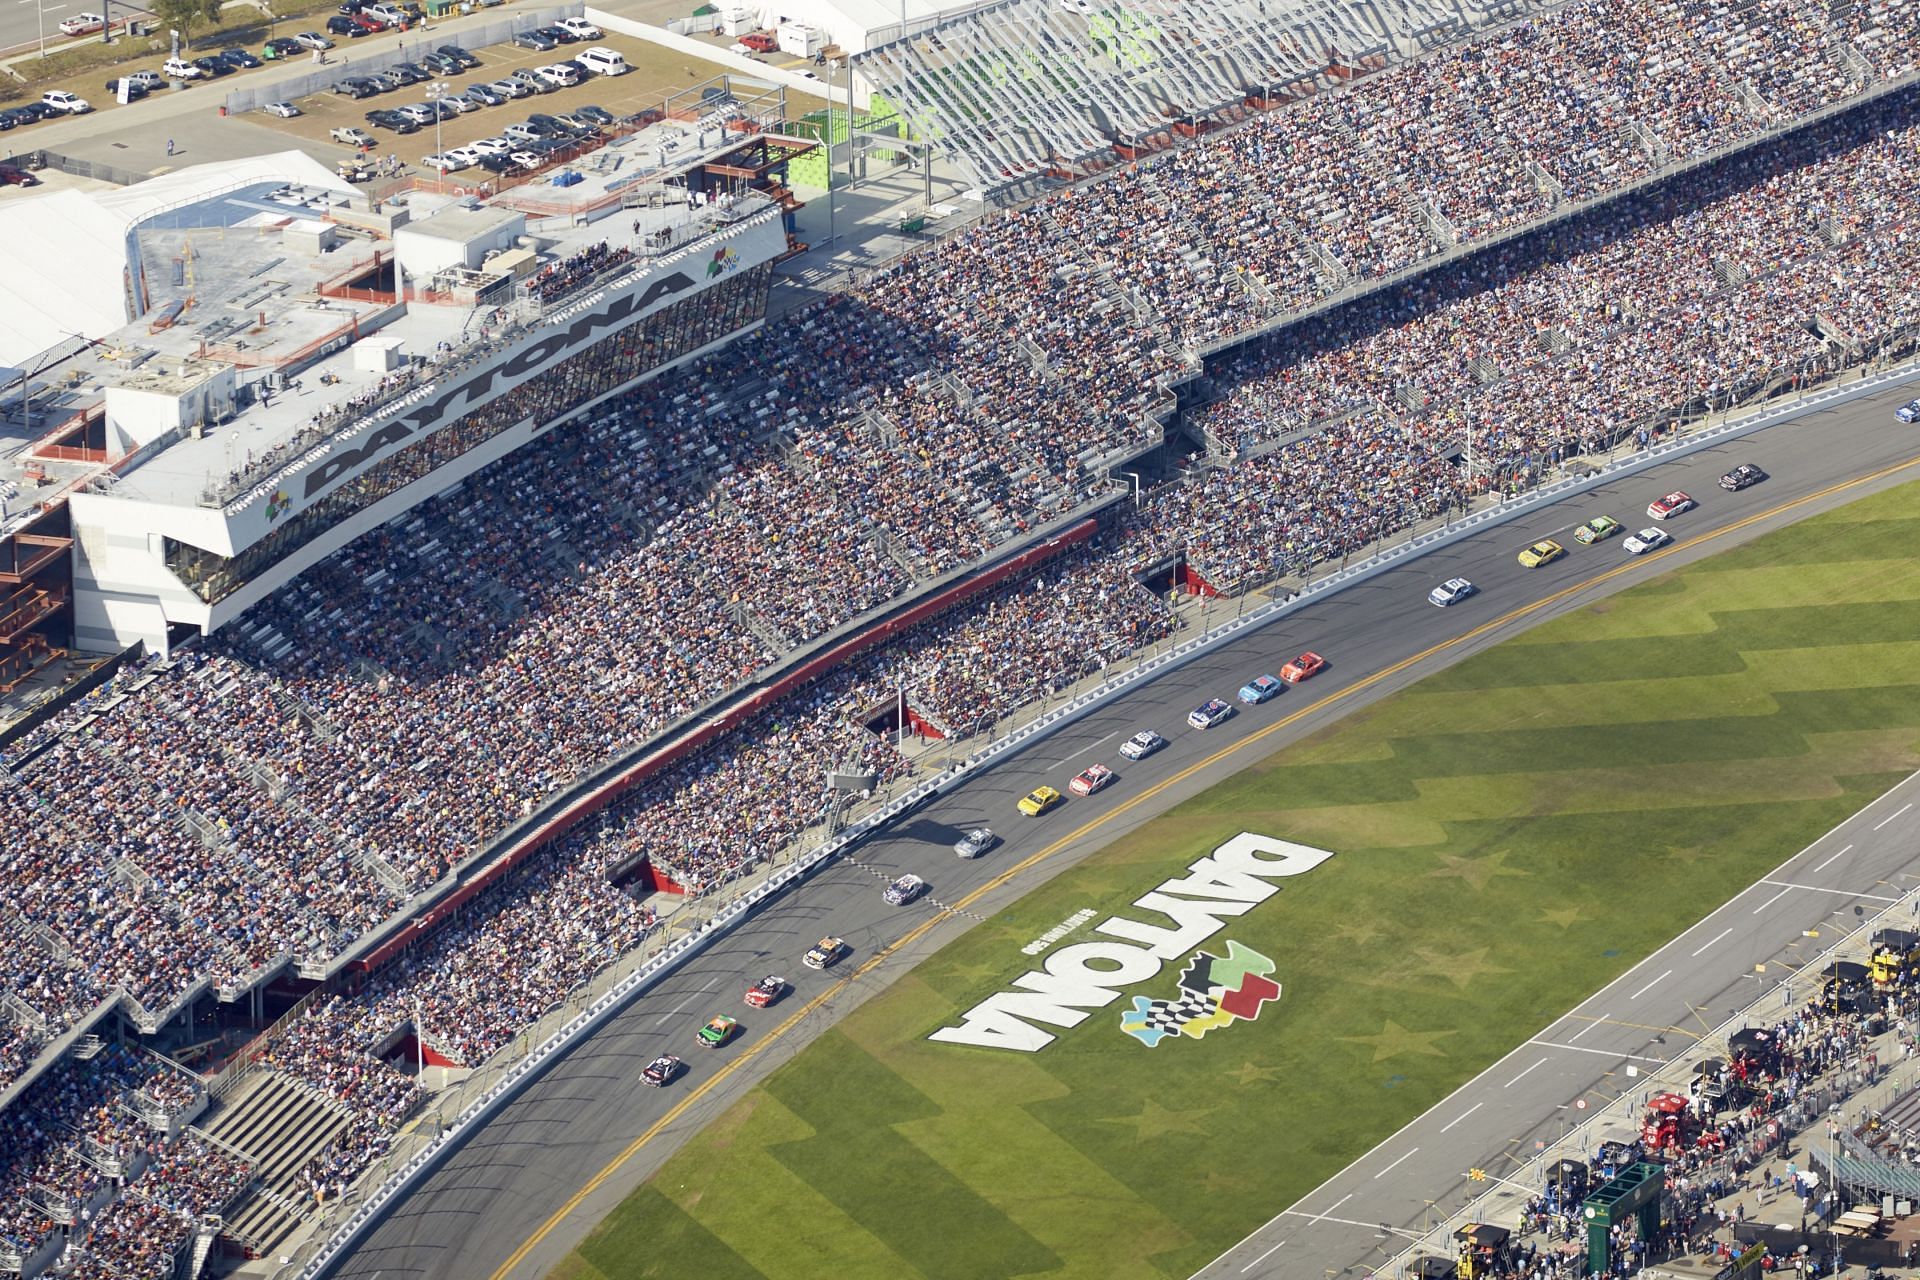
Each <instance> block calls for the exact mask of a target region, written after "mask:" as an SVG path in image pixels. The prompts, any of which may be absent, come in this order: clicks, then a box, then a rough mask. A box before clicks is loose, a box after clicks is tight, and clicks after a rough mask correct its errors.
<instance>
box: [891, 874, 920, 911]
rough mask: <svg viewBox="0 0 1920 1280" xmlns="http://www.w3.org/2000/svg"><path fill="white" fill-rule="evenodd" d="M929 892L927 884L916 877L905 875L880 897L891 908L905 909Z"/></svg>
mask: <svg viewBox="0 0 1920 1280" xmlns="http://www.w3.org/2000/svg"><path fill="white" fill-rule="evenodd" d="M926 891H927V882H926V881H925V880H922V879H921V878H920V877H919V876H916V875H904V876H901V877H900V878H899V879H898V880H895V881H894V882H893V883H892V884H890V885H888V886H887V887H886V891H885V892H884V893H882V894H881V895H880V896H881V897H883V898H885V899H886V900H887V905H888V906H890V907H904V906H906V905H907V904H908V903H909V902H912V901H913V900H914V899H915V898H917V897H919V896H920V895H921V894H923V893H925V892H926Z"/></svg>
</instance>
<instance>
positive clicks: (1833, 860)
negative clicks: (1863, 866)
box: [1814, 845, 1853, 871]
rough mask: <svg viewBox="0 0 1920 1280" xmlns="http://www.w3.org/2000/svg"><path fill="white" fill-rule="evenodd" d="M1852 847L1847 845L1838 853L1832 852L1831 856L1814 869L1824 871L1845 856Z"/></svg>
mask: <svg viewBox="0 0 1920 1280" xmlns="http://www.w3.org/2000/svg"><path fill="white" fill-rule="evenodd" d="M1852 849H1853V846H1852V845H1848V846H1847V847H1846V848H1845V849H1842V850H1841V851H1840V852H1839V853H1836V854H1834V855H1833V856H1832V857H1830V858H1828V859H1827V860H1826V861H1825V862H1823V863H1821V864H1820V865H1819V866H1817V867H1815V868H1814V870H1815V871H1825V870H1826V869H1827V868H1828V867H1830V866H1832V865H1833V864H1834V863H1836V862H1838V861H1839V860H1840V859H1841V858H1842V857H1844V856H1846V855H1847V854H1848V853H1849V852H1851V851H1852Z"/></svg>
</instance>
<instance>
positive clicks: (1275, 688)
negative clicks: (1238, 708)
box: [1240, 676, 1287, 707]
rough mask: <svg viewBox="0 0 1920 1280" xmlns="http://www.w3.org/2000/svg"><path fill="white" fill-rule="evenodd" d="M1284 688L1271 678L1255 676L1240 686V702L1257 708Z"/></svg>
mask: <svg viewBox="0 0 1920 1280" xmlns="http://www.w3.org/2000/svg"><path fill="white" fill-rule="evenodd" d="M1286 687H1287V686H1285V685H1283V684H1281V683H1280V682H1279V681H1278V680H1276V679H1274V678H1273V677H1272V676H1255V677H1254V678H1253V679H1251V680H1249V681H1247V682H1246V683H1245V684H1243V685H1241V686H1240V701H1242V702H1244V703H1246V704H1248V705H1249V706H1255V707H1257V706H1259V705H1260V704H1261V703H1263V702H1265V701H1266V700H1267V699H1268V698H1272V697H1276V696H1277V695H1278V694H1279V693H1280V691H1281V690H1282V689H1284V688H1286Z"/></svg>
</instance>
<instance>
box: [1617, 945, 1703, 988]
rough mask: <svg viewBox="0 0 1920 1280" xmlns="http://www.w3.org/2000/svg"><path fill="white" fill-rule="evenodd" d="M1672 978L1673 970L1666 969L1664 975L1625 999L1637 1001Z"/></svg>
mask: <svg viewBox="0 0 1920 1280" xmlns="http://www.w3.org/2000/svg"><path fill="white" fill-rule="evenodd" d="M1695 954H1696V955H1697V954H1699V953H1698V952H1695ZM1672 976H1673V970H1671V969H1668V970H1667V971H1666V972H1665V973H1663V974H1661V975H1660V976H1659V977H1657V978H1655V979H1654V980H1653V981H1652V982H1649V983H1648V984H1647V985H1646V986H1644V987H1642V988H1640V989H1639V990H1638V991H1636V992H1634V993H1633V994H1632V995H1630V996H1628V997H1627V999H1629V1000H1638V999H1639V998H1640V997H1641V996H1643V995H1645V994H1647V992H1649V991H1651V990H1653V989H1654V988H1655V987H1657V986H1659V985H1660V984H1661V983H1663V982H1665V981H1666V980H1667V979H1668V978H1671V977H1672Z"/></svg>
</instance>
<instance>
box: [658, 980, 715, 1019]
mask: <svg viewBox="0 0 1920 1280" xmlns="http://www.w3.org/2000/svg"><path fill="white" fill-rule="evenodd" d="M718 981H720V979H718V978H708V979H707V985H706V986H704V987H702V988H700V990H698V991H695V992H692V993H690V994H689V995H688V996H687V998H686V999H685V1000H682V1001H681V1002H680V1003H679V1004H677V1005H675V1006H673V1008H671V1009H669V1010H667V1011H666V1012H665V1013H663V1014H661V1015H660V1016H659V1017H657V1018H655V1019H654V1020H653V1025H654V1026H656V1027H657V1026H659V1025H660V1024H661V1023H663V1022H665V1021H666V1020H667V1019H668V1018H671V1017H672V1016H673V1015H674V1014H676V1013H678V1012H680V1011H681V1010H682V1009H684V1008H686V1007H687V1006H688V1005H690V1004H692V1003H693V1002H694V1001H695V1000H698V999H699V998H700V997H701V996H703V995H705V994H706V993H707V992H708V991H710V990H712V989H713V984H714V983H716V982H718Z"/></svg>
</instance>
